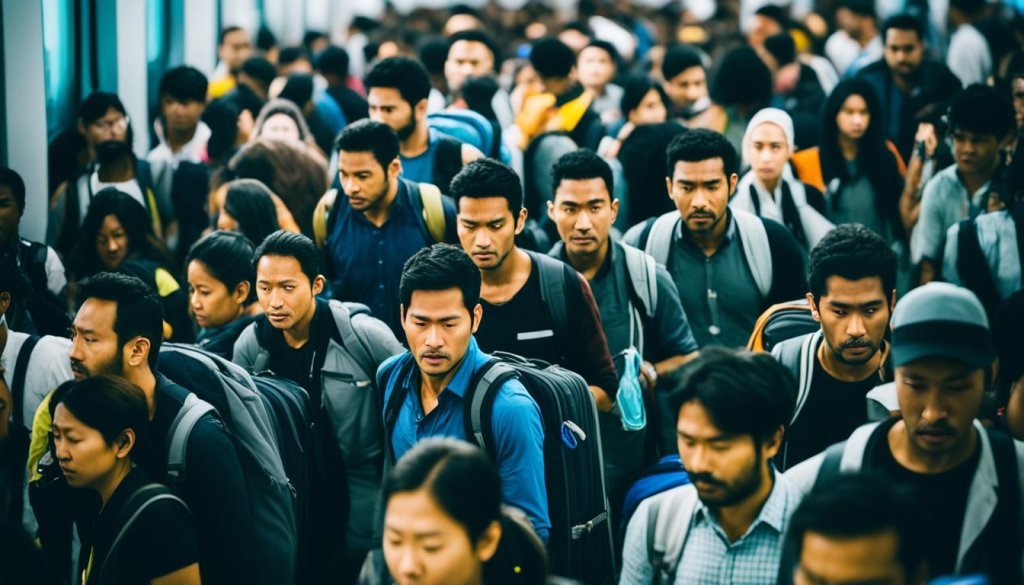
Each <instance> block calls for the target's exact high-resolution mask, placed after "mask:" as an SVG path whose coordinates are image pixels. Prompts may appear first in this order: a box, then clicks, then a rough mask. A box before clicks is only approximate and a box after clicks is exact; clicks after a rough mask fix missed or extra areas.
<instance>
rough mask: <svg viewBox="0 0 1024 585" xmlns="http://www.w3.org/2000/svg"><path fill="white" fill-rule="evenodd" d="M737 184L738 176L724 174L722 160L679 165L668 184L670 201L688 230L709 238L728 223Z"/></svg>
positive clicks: (711, 159) (684, 162)
mask: <svg viewBox="0 0 1024 585" xmlns="http://www.w3.org/2000/svg"><path fill="white" fill-rule="evenodd" d="M736 180H737V177H736V175H735V174H734V175H732V176H728V175H726V174H725V163H723V162H722V159H720V158H709V159H706V160H702V161H697V162H687V161H677V162H676V166H675V169H673V171H672V178H671V179H667V180H666V181H667V183H668V185H667V187H668V192H669V197H671V198H672V201H673V202H674V203H675V205H676V209H678V210H679V213H680V215H681V216H682V218H683V221H685V222H686V227H687V229H689V230H690V232H692V233H695V234H707V233H710V232H711V231H713V230H714V229H715V227H716V226H718V224H719V223H720V222H721V221H723V220H724V219H725V212H726V209H727V208H728V206H729V197H730V196H731V195H732V192H733V189H735V188H736Z"/></svg>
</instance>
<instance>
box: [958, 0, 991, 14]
mask: <svg viewBox="0 0 1024 585" xmlns="http://www.w3.org/2000/svg"><path fill="white" fill-rule="evenodd" d="M986 4H988V2H987V1H986V0H949V7H950V8H956V9H957V10H959V11H960V12H963V13H964V14H966V15H967V16H976V15H978V14H981V13H982V12H984V10H985V5H986Z"/></svg>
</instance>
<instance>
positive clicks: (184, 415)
mask: <svg viewBox="0 0 1024 585" xmlns="http://www.w3.org/2000/svg"><path fill="white" fill-rule="evenodd" d="M210 412H216V410H215V409H214V408H213V406H212V405H211V404H210V403H208V402H205V401H203V400H201V399H200V398H199V397H198V396H196V395H195V394H189V395H188V397H186V398H185V404H183V405H182V406H181V410H179V411H178V415H177V416H176V417H174V422H172V423H171V428H170V429H169V430H168V432H167V477H168V478H170V479H171V480H173V481H175V482H181V481H184V478H185V454H186V452H187V451H188V438H189V436H191V434H192V429H194V428H195V426H196V424H197V423H198V422H199V419H200V418H202V417H203V415H204V414H207V413H210Z"/></svg>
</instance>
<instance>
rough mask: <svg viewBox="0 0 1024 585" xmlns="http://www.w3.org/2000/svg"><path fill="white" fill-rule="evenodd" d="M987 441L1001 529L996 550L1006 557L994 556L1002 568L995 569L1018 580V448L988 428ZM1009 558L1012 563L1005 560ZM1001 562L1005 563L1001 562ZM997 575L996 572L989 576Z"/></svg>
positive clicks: (1022, 479)
mask: <svg viewBox="0 0 1024 585" xmlns="http://www.w3.org/2000/svg"><path fill="white" fill-rule="evenodd" d="M986 430H987V432H988V439H989V444H990V446H991V448H992V458H993V459H994V460H995V464H996V481H997V482H998V486H997V487H996V493H997V494H998V498H999V500H998V504H997V506H998V511H997V512H996V515H997V517H999V518H1000V519H1002V522H1003V526H1004V527H1005V528H1004V530H1001V531H1000V532H999V539H1000V543H1001V544H1002V546H1000V547H997V550H1001V551H1006V552H1007V553H1009V555H1010V558H1009V559H1008V558H1006V557H1003V558H1001V559H996V561H997V563H998V564H999V565H1002V566H1003V568H1002V569H1001V570H1000V571H998V572H999V573H1001V574H1002V576H1004V577H1005V578H1009V575H1013V578H1012V581H1017V582H1019V580H1020V573H1019V571H1020V569H1021V563H1020V561H1021V559H1020V549H1021V544H1022V540H1021V539H1022V538H1024V534H1022V531H1024V526H1022V517H1021V512H1022V510H1024V492H1022V490H1021V487H1022V486H1024V468H1022V466H1021V465H1020V459H1019V458H1018V447H1017V445H1016V441H1015V440H1014V439H1013V438H1012V437H1010V436H1009V435H1007V434H1005V433H1003V432H1001V431H998V430H996V429H994V428H991V427H989V428H988V429H986ZM1011 559H1012V562H1008V561H1010V560H1011ZM1004 563H1005V565H1004ZM992 576H993V577H996V578H997V581H998V577H999V575H992Z"/></svg>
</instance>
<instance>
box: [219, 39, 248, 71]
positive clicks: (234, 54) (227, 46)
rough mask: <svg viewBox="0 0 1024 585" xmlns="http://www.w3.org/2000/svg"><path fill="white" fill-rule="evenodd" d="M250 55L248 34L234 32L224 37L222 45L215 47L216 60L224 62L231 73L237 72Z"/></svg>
mask: <svg viewBox="0 0 1024 585" xmlns="http://www.w3.org/2000/svg"><path fill="white" fill-rule="evenodd" d="M250 55H252V41H251V40H249V33H247V32H245V31H244V30H236V31H234V32H231V33H228V34H227V35H226V36H225V37H224V43H223V44H222V45H220V46H219V47H217V58H218V59H220V60H221V61H223V62H224V64H225V65H227V66H228V69H230V70H231V71H232V72H236V71H238V70H239V69H240V68H241V67H242V63H245V60H246V59H248V58H249V56H250Z"/></svg>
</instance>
